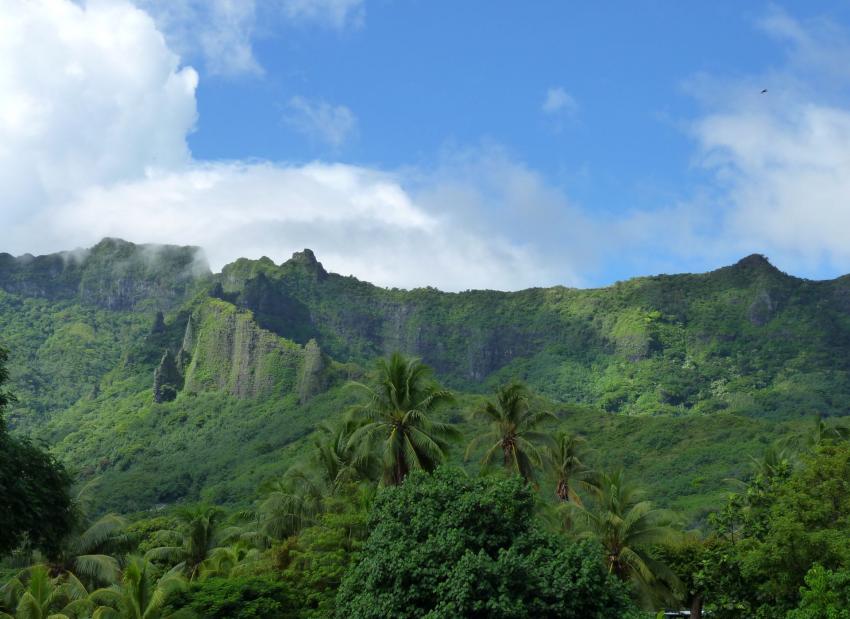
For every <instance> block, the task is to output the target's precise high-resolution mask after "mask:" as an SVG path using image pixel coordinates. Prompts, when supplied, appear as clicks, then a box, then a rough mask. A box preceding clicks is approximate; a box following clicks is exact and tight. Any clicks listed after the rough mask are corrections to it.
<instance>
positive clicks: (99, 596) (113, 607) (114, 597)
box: [89, 556, 186, 619]
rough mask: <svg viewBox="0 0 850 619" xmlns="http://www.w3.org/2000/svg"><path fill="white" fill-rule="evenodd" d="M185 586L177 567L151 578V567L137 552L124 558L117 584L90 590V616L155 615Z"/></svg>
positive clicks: (152, 618)
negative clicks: (136, 554)
mask: <svg viewBox="0 0 850 619" xmlns="http://www.w3.org/2000/svg"><path fill="white" fill-rule="evenodd" d="M185 588H186V579H185V578H184V577H183V576H182V574H181V573H180V570H179V569H178V568H176V567H175V568H174V569H172V570H170V571H168V572H166V573H165V575H164V576H162V577H161V578H159V579H158V580H154V567H153V565H152V564H151V563H150V562H149V561H147V560H146V559H144V558H142V557H139V556H130V557H128V558H127V565H126V566H125V567H124V570H123V571H122V574H121V582H120V584H115V585H112V586H110V587H106V588H104V589H98V590H97V591H93V592H92V593H91V595H90V596H89V599H90V600H91V602H93V603H94V604H95V605H96V608H95V610H94V613H93V615H92V619H113V618H115V619H158V618H159V617H160V616H161V613H162V608H163V606H164V605H165V603H166V601H167V600H168V597H169V596H170V595H171V594H173V593H176V592H178V591H182V590H183V589H185Z"/></svg>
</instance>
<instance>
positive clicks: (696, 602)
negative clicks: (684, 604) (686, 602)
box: [691, 593, 702, 619]
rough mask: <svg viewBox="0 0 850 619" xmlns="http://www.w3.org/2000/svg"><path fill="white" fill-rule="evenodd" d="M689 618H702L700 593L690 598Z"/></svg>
mask: <svg viewBox="0 0 850 619" xmlns="http://www.w3.org/2000/svg"><path fill="white" fill-rule="evenodd" d="M691 619H702V593H695V594H694V597H692V598H691Z"/></svg>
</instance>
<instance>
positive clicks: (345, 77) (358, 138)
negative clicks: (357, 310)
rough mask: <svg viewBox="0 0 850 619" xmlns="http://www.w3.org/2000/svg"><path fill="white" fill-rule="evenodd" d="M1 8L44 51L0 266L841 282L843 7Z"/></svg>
mask: <svg viewBox="0 0 850 619" xmlns="http://www.w3.org/2000/svg"><path fill="white" fill-rule="evenodd" d="M0 5H2V7H3V11H2V13H3V15H4V16H3V17H0V29H3V28H4V26H5V27H6V31H7V32H14V31H19V32H21V33H23V32H30V33H33V32H37V33H38V40H39V41H43V42H44V45H41V46H38V45H34V44H32V43H31V42H28V40H27V39H33V36H32V35H31V36H28V37H23V36H22V37H20V38H19V39H18V40H15V37H11V39H12V40H11V42H9V41H6V42H4V43H0V52H3V54H2V56H5V57H6V58H7V61H6V62H9V61H8V59H9V58H15V59H17V60H16V61H13V62H15V65H14V66H13V67H12V69H11V70H9V71H6V74H5V77H0V93H5V94H0V119H2V118H5V119H6V120H5V124H4V122H0V138H3V140H2V141H5V142H6V143H7V144H12V145H14V146H15V147H16V148H15V149H14V155H13V154H12V151H13V149H11V148H9V149H7V153H6V155H5V156H6V157H7V158H8V161H4V159H3V157H4V151H3V149H0V163H6V164H7V165H6V173H5V175H4V174H2V173H0V189H4V190H6V191H5V193H6V195H9V196H12V199H10V200H9V201H8V206H6V207H4V210H5V213H3V215H0V217H2V218H3V219H2V221H0V223H3V224H4V225H6V226H7V227H10V229H13V230H15V231H16V234H15V235H13V236H14V239H15V240H14V241H10V244H11V246H10V247H4V248H0V249H3V250H6V251H13V252H15V253H21V252H24V251H31V252H39V251H52V250H57V249H67V248H69V243H70V244H71V245H81V246H84V245H86V244H90V243H91V242H93V241H96V240H97V237H99V236H103V235H107V234H108V235H116V236H123V237H127V238H130V239H131V240H134V241H141V242H169V243H187V244H188V243H192V244H198V245H201V246H203V247H204V248H205V250H206V251H207V254H208V256H209V259H210V262H211V263H212V264H213V266H214V267H215V268H218V267H220V266H221V265H222V264H224V263H225V262H227V261H229V260H232V259H234V258H235V257H237V256H239V255H247V256H249V257H259V256H260V255H264V254H265V255H269V256H271V257H272V258H273V259H275V260H283V259H285V258H286V256H288V255H289V254H290V253H292V252H293V251H295V250H298V249H300V248H301V247H303V246H310V247H312V248H313V249H314V250H315V251H316V252H317V254H318V256H319V258H320V259H322V260H323V261H324V262H325V263H326V266H328V267H329V268H331V269H333V270H337V271H340V272H343V273H345V274H348V273H353V274H354V275H357V276H358V277H362V278H364V279H370V280H372V281H376V282H377V283H380V284H382V285H399V286H405V287H409V286H417V285H428V284H431V285H437V286H439V287H442V288H447V289H465V288H469V287H492V288H520V287H525V286H531V285H550V284H555V283H562V284H566V285H576V286H597V285H605V284H608V283H611V282H613V281H615V280H618V279H624V278H627V277H631V276H636V275H641V274H648V273H656V272H680V271H701V270H708V269H712V268H716V267H718V266H722V265H724V264H728V263H730V262H733V261H734V260H736V259H738V258H740V257H742V256H744V255H746V254H749V253H753V252H761V253H765V254H767V255H768V257H769V258H771V260H772V261H773V262H774V263H775V264H777V265H778V266H779V267H780V268H782V269H784V270H787V271H789V272H792V273H794V274H797V275H800V276H805V277H811V278H828V277H834V276H836V275H839V274H843V273H846V272H850V243H848V242H847V241H850V238H848V234H850V233H848V232H847V230H850V227H848V225H850V204H848V200H850V130H848V127H850V98H848V87H850V69H848V68H847V67H850V53H849V52H850V35H848V30H850V3H847V2H843V1H842V2H816V1H809V2H780V3H759V2H748V3H741V2H733V1H718V2H702V3H696V2H688V3H685V2H674V1H672V0H668V1H642V2H617V3H584V2H554V1H553V2H534V3H518V2H501V1H498V2H492V1H491V2H483V1H464V2H443V1H420V0H409V1H403V0H256V1H255V0H210V1H209V2H202V1H200V0H169V1H166V0H138V1H137V2H135V3H131V2H130V1H129V0H90V1H88V2H84V1H83V2H77V3H72V2H71V1H70V0H36V1H35V2H30V3H26V2H24V0H0ZM69 33H72V34H71V35H69ZM73 33H76V34H73ZM80 33H82V34H80ZM7 38H8V37H7ZM3 46H5V47H3ZM56 59H60V61H59V66H58V67H57V65H56ZM0 62H2V61H0ZM63 63H64V64H65V65H66V66H65V68H64V69H63V68H62V66H63ZM24 65H26V67H27V70H26V71H24V70H23V68H22V67H23V66H24ZM0 68H2V67H0ZM0 75H3V71H0ZM10 76H11V77H10ZM3 80H5V82H4V81H3ZM763 88H767V89H768V93H767V94H761V90H762V89H763ZM4 99H5V100H4ZM22 102H23V103H22ZM60 105H61V106H62V107H63V108H65V109H64V110H63V111H62V112H58V111H57V109H58V108H59V107H60ZM21 110H24V111H21ZM33 110H34V111H33ZM21 153H23V156H21ZM845 179H847V180H845Z"/></svg>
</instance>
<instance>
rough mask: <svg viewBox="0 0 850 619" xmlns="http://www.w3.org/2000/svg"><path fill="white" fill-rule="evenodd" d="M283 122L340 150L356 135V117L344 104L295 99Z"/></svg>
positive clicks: (291, 101)
mask: <svg viewBox="0 0 850 619" xmlns="http://www.w3.org/2000/svg"><path fill="white" fill-rule="evenodd" d="M283 119H284V122H285V123H286V124H288V125H289V126H291V127H293V128H294V129H295V130H296V131H299V132H300V133H303V134H304V135H306V136H308V137H310V138H312V139H316V140H320V141H322V142H324V143H326V144H328V145H329V146H331V147H333V148H340V147H341V146H342V145H343V144H344V143H345V142H347V141H348V140H349V139H351V138H352V137H354V135H356V133H357V117H356V116H355V115H354V113H353V112H352V111H351V110H350V109H348V108H347V107H345V106H344V105H333V104H331V103H328V102H327V101H321V100H310V99H305V98H304V97H292V98H291V99H290V100H289V103H288V106H287V112H286V114H285V115H284V118H283Z"/></svg>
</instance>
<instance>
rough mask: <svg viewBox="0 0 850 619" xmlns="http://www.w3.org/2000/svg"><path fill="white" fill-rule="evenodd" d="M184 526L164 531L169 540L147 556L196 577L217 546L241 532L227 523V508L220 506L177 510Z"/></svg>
mask: <svg viewBox="0 0 850 619" xmlns="http://www.w3.org/2000/svg"><path fill="white" fill-rule="evenodd" d="M176 516H177V519H178V520H179V521H180V522H181V524H182V528H181V529H180V530H176V531H174V530H165V531H160V532H159V535H160V538H164V539H165V540H166V544H165V545H163V546H158V547H156V548H151V549H150V550H148V552H147V553H145V557H144V558H145V560H148V561H160V562H164V563H166V564H168V565H171V566H173V567H174V568H175V569H177V570H178V571H180V572H182V573H183V574H185V575H186V577H187V578H189V579H190V580H193V579H195V578H197V577H199V576H200V575H201V571H202V568H203V566H204V562H205V561H207V559H209V558H210V557H212V556H213V551H214V550H215V549H216V548H219V547H221V546H224V545H227V544H228V543H229V542H230V541H232V540H233V538H234V536H236V535H238V533H241V531H239V530H237V528H236V527H225V526H224V523H223V518H224V512H222V511H221V509H219V508H217V507H209V506H203V505H202V506H197V507H184V508H182V509H180V510H178V511H177V513H176Z"/></svg>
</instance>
